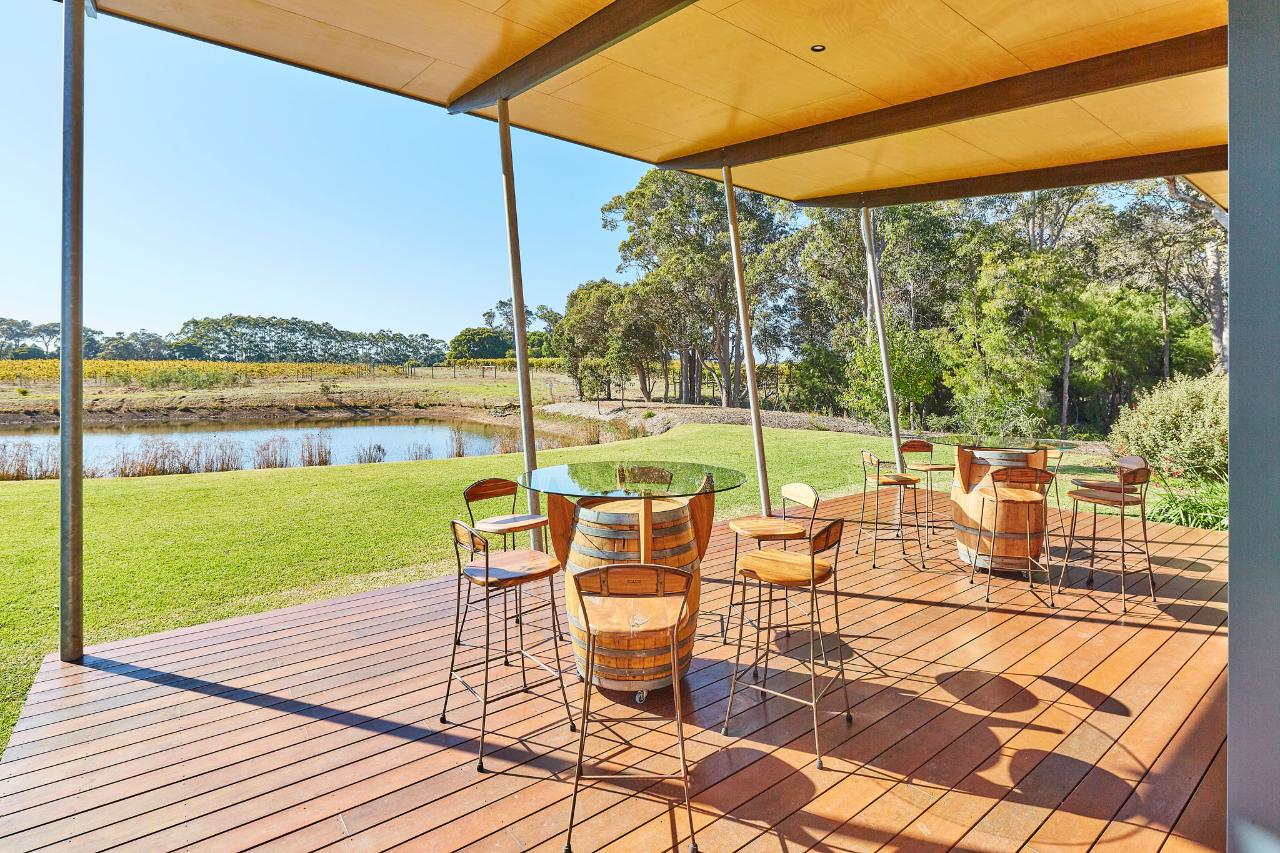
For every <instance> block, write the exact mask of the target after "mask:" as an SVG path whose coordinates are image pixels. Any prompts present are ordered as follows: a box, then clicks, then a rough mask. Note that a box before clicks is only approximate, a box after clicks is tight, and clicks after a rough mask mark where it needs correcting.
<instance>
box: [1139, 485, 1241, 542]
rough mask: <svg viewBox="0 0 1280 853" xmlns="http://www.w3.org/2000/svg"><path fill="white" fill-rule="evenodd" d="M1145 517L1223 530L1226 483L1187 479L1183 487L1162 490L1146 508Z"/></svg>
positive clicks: (1226, 519)
mask: <svg viewBox="0 0 1280 853" xmlns="http://www.w3.org/2000/svg"><path fill="white" fill-rule="evenodd" d="M1147 518H1149V519H1150V520H1151V521H1163V522H1165V523H1166V524H1177V525H1180V526H1182V527H1200V528H1204V529H1207V530H1227V529H1228V526H1229V521H1230V506H1229V500H1228V490H1227V484H1226V483H1225V482H1218V481H1212V480H1199V481H1191V484H1190V485H1189V486H1188V487H1186V488H1176V489H1172V490H1170V491H1168V492H1164V493H1162V494H1161V495H1160V496H1159V497H1158V498H1156V500H1155V501H1154V502H1153V503H1152V505H1151V507H1150V509H1148V511H1147Z"/></svg>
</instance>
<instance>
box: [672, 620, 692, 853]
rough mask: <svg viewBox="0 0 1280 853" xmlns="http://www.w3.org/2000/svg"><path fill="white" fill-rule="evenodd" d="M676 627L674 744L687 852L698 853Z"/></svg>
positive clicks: (673, 674) (673, 670)
mask: <svg viewBox="0 0 1280 853" xmlns="http://www.w3.org/2000/svg"><path fill="white" fill-rule="evenodd" d="M678 630H679V629H678V628H672V629H671V692H672V694H673V695H674V696H675V703H676V744H677V745H678V746H679V749H680V777H681V779H682V780H683V782H684V810H685V814H686V815H688V817H689V853H698V840H697V838H696V837H695V836H694V834H693V806H691V805H690V804H689V762H688V761H687V760H686V759H685V754H684V700H683V699H682V698H681V696H680V663H679V659H680V645H679V642H680V641H679V637H678V635H677V631H678Z"/></svg>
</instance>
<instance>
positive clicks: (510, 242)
mask: <svg viewBox="0 0 1280 853" xmlns="http://www.w3.org/2000/svg"><path fill="white" fill-rule="evenodd" d="M498 141H499V144H500V147H501V149H502V189H503V192H504V195H505V198H506V204H507V246H508V249H509V250H510V252H511V320H512V323H511V325H512V330H513V331H514V333H515V349H516V382H517V384H518V386H519V389H520V441H521V443H522V444H523V445H524V467H525V470H526V471H532V470H533V469H534V468H537V467H538V448H537V446H536V438H535V436H534V433H533V394H532V392H531V390H530V384H529V345H528V340H527V337H528V336H527V335H526V330H525V327H524V322H525V314H524V275H523V273H522V271H521V264H520V224H519V222H518V221H517V219H516V173H515V167H514V166H513V165H512V161H511V115H510V113H509V112H508V109H507V99H506V98H500V99H499V100H498ZM528 495H529V512H532V513H536V512H538V493H537V492H529V493H528ZM533 541H534V547H535V548H538V549H541V548H542V531H541V530H535V531H533Z"/></svg>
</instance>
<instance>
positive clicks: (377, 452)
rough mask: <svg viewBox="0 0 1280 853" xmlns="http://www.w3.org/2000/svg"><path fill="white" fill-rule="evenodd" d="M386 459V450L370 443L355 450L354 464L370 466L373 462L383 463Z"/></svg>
mask: <svg viewBox="0 0 1280 853" xmlns="http://www.w3.org/2000/svg"><path fill="white" fill-rule="evenodd" d="M386 458H387V449H386V448H385V447H383V446H382V445H381V444H377V443H371V444H366V445H365V446H364V447H357V448H356V463H357V464H359V465H370V464H372V463H374V462H383V461H386Z"/></svg>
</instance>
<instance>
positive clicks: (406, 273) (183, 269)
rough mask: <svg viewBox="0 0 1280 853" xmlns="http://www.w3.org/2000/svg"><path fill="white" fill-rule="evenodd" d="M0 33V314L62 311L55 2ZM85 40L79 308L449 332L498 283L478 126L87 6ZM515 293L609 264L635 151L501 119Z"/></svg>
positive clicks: (20, 15) (493, 144)
mask: <svg viewBox="0 0 1280 853" xmlns="http://www.w3.org/2000/svg"><path fill="white" fill-rule="evenodd" d="M5 5H6V7H7V8H6V9H5V23H4V26H3V27H0V116H3V120H2V121H0V188H3V191H2V193H0V197H2V198H3V203H2V204H0V316H4V317H16V318H18V319H27V320H32V321H34V322H45V321H48V320H56V319H57V315H58V283H59V266H58V264H59V240H60V220H59V216H60V193H61V175H60V145H61V85H62V83H61V77H62V70H61V56H62V6H61V4H58V3H53V2H47V0H46V2H37V0H22V1H21V2H12V3H7V4H5ZM86 30H87V45H88V47H87V51H86V76H87V84H86V152H87V153H86V182H85V205H86V213H85V234H86V237H85V264H86V267H85V322H86V324H88V325H89V326H91V327H94V328H97V329H103V330H105V331H108V332H114V331H121V330H133V329H138V328H146V329H150V330H152V331H156V332H169V331H173V330H175V329H177V327H178V326H179V324H181V322H182V321H183V320H186V319H187V318H189V317H193V316H206V315H220V314H226V313H231V312H234V313H244V314H268V315H272V314H274V315H281V316H297V317H302V318H304V319H309V320H318V321H328V322H331V323H333V324H335V325H337V326H339V327H341V328H349V329H356V330H373V329H379V328H390V329H394V330H397V331H404V332H428V333H430V334H433V335H436V336H438V337H447V336H451V335H452V334H453V333H454V332H456V331H457V329H459V328H461V327H462V326H465V325H474V324H476V323H477V322H479V314H480V312H481V311H483V310H484V309H486V308H488V307H490V306H491V305H492V304H493V303H494V302H496V301H497V300H498V299H501V298H504V297H506V296H509V295H510V283H509V279H508V273H507V249H506V234H505V226H504V220H503V212H502V186H501V175H500V172H499V168H498V138H497V128H496V126H495V125H494V124H492V123H490V122H487V121H484V120H481V119H476V118H471V117H468V116H449V115H448V114H447V113H445V111H444V110H442V109H440V108H438V107H433V106H429V105H426V104H422V103H419V102H416V101H411V100H408V99H405V98H399V97H396V96H393V95H388V94H385V93H382V92H376V91H374V90H371V89H366V88H364V87H361V86H357V85H354V84H351V83H344V82H341V81H338V80H332V79H330V78H327V77H323V76H321V75H319V74H314V73H311V72H307V71H302V70H299V69H295V68H289V67H287V66H284V65H280V64H277V63H273V62H269V61H267V60H263V59H257V58H254V57H250V56H246V55H243V54H239V53H235V52H234V51H230V50H226V49H224V48H218V47H214V46H211V45H205V44H201V43H198V42H195V41H192V40H190V39H185V38H182V37H179V36H174V35H169V34H166V33H161V32H157V31H155V30H151V29H149V28H146V27H141V26H138V25H135V24H129V23H126V22H123V21H119V20H115V19H112V18H108V17H105V16H100V17H99V18H97V19H96V20H92V19H91V20H89V21H88V22H87V26H86ZM514 146H515V158H516V179H517V190H518V193H519V199H520V207H519V212H520V218H521V236H522V248H523V253H524V273H525V292H526V299H527V300H528V301H529V303H530V304H539V303H547V304H550V305H552V306H555V307H557V308H559V307H562V306H563V302H564V296H565V294H566V293H567V292H568V291H569V290H570V289H571V288H572V287H573V286H574V285H576V284H578V283H580V282H582V281H585V280H587V279H589V278H595V277H599V276H602V275H611V276H616V275H617V273H616V272H615V270H616V267H617V264H618V255H617V244H618V242H619V240H620V239H621V235H620V234H618V233H616V232H608V231H605V230H603V229H602V228H601V227H600V206H601V205H602V204H603V203H604V202H606V201H607V200H608V199H609V198H610V197H612V196H613V195H615V194H617V193H619V192H623V191H625V190H627V189H628V188H630V187H631V186H632V185H634V183H635V181H636V180H637V179H638V178H639V177H640V175H641V174H643V172H644V168H645V167H644V166H643V165H642V164H640V163H637V162H635V161H631V160H626V159H624V158H621V157H614V156H611V155H608V154H602V153H599V152H595V151H591V150H588V149H585V148H580V147H577V146H574V145H571V144H568V143H564V142H557V141H555V140H551V139H546V138H543V137H540V136H537V135H534V134H530V133H525V132H522V131H517V132H516V135H515V139H514Z"/></svg>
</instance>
